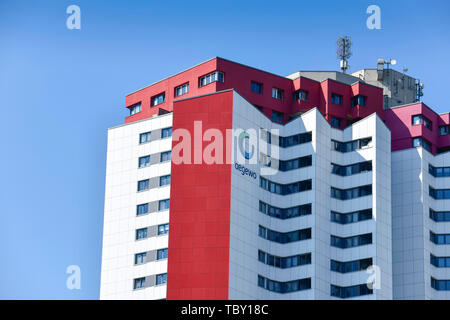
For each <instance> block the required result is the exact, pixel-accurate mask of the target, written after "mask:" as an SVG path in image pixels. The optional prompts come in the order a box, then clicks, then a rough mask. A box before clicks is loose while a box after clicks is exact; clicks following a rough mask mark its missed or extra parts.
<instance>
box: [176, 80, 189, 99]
mask: <svg viewBox="0 0 450 320" xmlns="http://www.w3.org/2000/svg"><path fill="white" fill-rule="evenodd" d="M188 92H189V83H186V84H183V85H181V86H178V87H176V88H175V97H179V96H182V95H183V94H186V93H188Z"/></svg>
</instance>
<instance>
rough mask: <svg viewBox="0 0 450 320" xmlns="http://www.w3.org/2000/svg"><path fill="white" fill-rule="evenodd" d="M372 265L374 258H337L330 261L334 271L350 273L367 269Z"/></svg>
mask: <svg viewBox="0 0 450 320" xmlns="http://www.w3.org/2000/svg"><path fill="white" fill-rule="evenodd" d="M371 265H372V258H367V259H361V260H354V261H347V262H340V261H336V260H331V261H330V269H331V271H334V272H339V273H349V272H357V271H362V270H366V269H367V268H368V267H370V266H371Z"/></svg>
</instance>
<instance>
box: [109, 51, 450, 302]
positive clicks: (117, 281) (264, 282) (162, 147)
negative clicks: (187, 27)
mask: <svg viewBox="0 0 450 320" xmlns="http://www.w3.org/2000/svg"><path fill="white" fill-rule="evenodd" d="M126 107H127V108H128V109H129V110H130V116H129V117H127V118H126V119H125V124H124V125H121V126H118V127H114V128H111V129H109V132H108V153H107V169H106V191H105V218H104V236H103V257H102V276H101V293H100V297H101V299H166V298H167V299H342V298H353V299H402V298H418V299H427V298H431V299H442V298H447V297H448V296H447V294H448V293H449V292H450V262H449V263H447V262H448V261H450V240H449V241H447V240H448V239H450V214H449V213H448V212H450V202H447V201H449V200H445V199H450V192H449V196H448V197H447V192H448V190H450V169H449V168H450V157H449V156H448V153H446V152H447V150H448V148H449V146H450V136H449V135H448V133H449V131H448V130H449V129H448V125H449V123H450V121H449V120H450V118H449V114H445V115H438V114H436V113H434V112H433V111H432V110H431V109H429V108H428V107H427V106H426V105H425V104H423V103H416V104H411V105H403V106H398V107H396V108H391V109H389V110H383V88H382V87H380V86H376V85H372V84H368V83H366V82H364V81H363V80H361V79H360V78H356V77H352V76H350V75H344V74H341V73H339V72H337V73H336V72H334V73H332V72H315V73H314V72H307V73H305V72H298V73H294V74H292V75H290V76H288V77H281V76H277V75H274V74H271V73H268V72H264V71H261V70H257V69H254V68H251V67H248V66H244V65H241V64H238V63H235V62H231V61H228V60H225V59H222V58H213V59H211V60H208V61H206V62H204V63H202V64H199V65H197V66H195V67H192V68H190V69H188V70H186V71H183V72H181V73H179V74H177V75H174V76H172V77H169V78H167V79H164V80H161V81H159V82H157V83H155V84H152V85H150V86H148V87H146V88H144V89H141V90H139V91H136V92H134V93H132V94H130V95H128V96H127V97H126ZM447 162H448V163H447ZM447 171H449V172H447ZM447 173H449V174H448V175H447ZM447 216H449V219H447ZM447 243H448V244H449V245H447V246H448V247H449V248H447V246H446V244H447ZM447 290H448V291H447Z"/></svg>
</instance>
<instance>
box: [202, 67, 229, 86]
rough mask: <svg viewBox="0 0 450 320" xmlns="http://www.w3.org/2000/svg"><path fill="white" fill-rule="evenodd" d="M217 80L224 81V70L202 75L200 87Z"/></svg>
mask: <svg viewBox="0 0 450 320" xmlns="http://www.w3.org/2000/svg"><path fill="white" fill-rule="evenodd" d="M215 81H219V82H224V77H223V73H222V72H220V71H216V72H213V73H210V74H208V75H206V76H203V77H200V80H199V87H203V86H206V85H207V84H210V83H212V82H215Z"/></svg>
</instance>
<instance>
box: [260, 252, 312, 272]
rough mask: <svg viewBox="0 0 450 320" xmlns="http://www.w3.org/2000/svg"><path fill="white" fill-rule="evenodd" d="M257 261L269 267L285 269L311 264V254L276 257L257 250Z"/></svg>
mask: <svg viewBox="0 0 450 320" xmlns="http://www.w3.org/2000/svg"><path fill="white" fill-rule="evenodd" d="M258 260H259V261H260V262H262V263H264V264H267V265H269V266H273V267H276V268H281V269H286V268H293V267H297V266H302V265H305V264H311V253H305V254H299V255H295V256H290V257H278V256H274V255H271V254H269V253H266V252H264V251H262V250H258Z"/></svg>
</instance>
